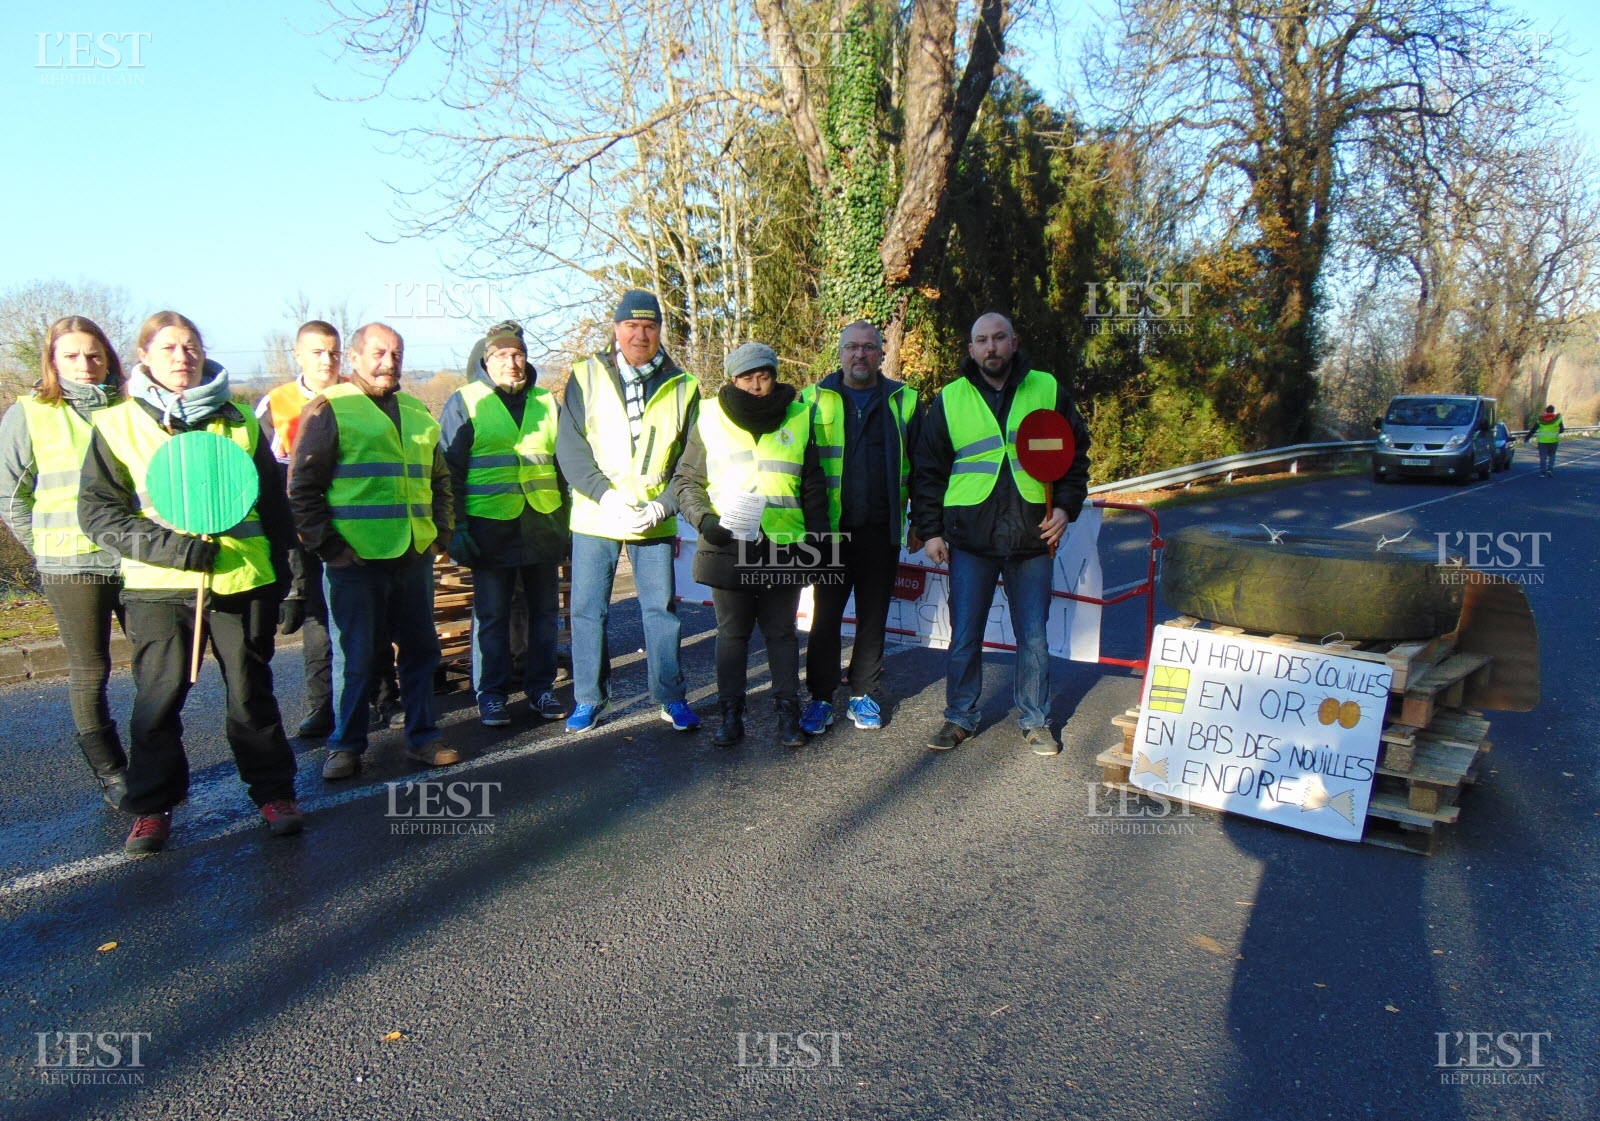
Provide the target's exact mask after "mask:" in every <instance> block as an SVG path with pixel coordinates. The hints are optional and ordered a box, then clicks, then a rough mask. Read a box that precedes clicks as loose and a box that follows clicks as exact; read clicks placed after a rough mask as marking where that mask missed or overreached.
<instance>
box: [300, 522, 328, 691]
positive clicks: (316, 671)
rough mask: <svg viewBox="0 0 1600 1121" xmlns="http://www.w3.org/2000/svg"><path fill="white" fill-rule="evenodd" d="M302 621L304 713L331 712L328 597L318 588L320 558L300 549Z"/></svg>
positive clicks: (320, 580) (320, 573)
mask: <svg viewBox="0 0 1600 1121" xmlns="http://www.w3.org/2000/svg"><path fill="white" fill-rule="evenodd" d="M301 553H302V559H301V561H300V563H301V564H302V565H303V566H304V571H305V600H306V621H305V623H304V624H303V625H302V626H301V628H300V639H301V642H302V643H303V646H302V647H301V654H302V657H303V658H304V660H305V667H306V715H307V716H312V715H315V714H316V713H319V712H323V711H326V712H328V713H330V714H331V713H332V712H333V642H332V640H331V639H330V638H329V637H328V597H327V596H325V595H324V594H323V592H322V558H321V557H319V556H317V555H316V554H315V553H313V552H311V550H309V549H303V550H301Z"/></svg>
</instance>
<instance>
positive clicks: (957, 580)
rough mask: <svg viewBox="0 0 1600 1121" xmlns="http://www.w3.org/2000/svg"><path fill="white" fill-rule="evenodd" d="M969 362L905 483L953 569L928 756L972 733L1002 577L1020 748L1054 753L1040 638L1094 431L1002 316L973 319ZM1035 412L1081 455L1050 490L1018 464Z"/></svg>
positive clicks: (931, 545)
mask: <svg viewBox="0 0 1600 1121" xmlns="http://www.w3.org/2000/svg"><path fill="white" fill-rule="evenodd" d="M967 353H968V355H969V357H968V358H966V359H964V360H963V361H962V363H961V372H960V376H958V377H957V378H956V379H955V380H954V381H952V382H951V383H950V384H949V385H947V386H945V387H944V389H943V390H941V391H940V393H939V397H938V399H937V400H936V401H935V402H934V404H933V407H932V408H930V409H929V410H928V418H927V421H926V422H925V423H924V424H923V428H922V446H921V448H920V449H919V451H918V454H917V457H916V460H915V465H914V467H913V473H912V488H911V521H912V524H913V525H914V526H915V527H916V531H917V533H918V534H920V535H921V537H922V538H923V539H924V541H926V542H927V544H926V546H925V549H926V552H927V556H928V559H929V560H930V561H932V562H933V563H934V564H936V565H944V564H948V565H949V566H950V590H949V611H950V648H949V651H948V655H947V667H948V669H947V672H946V676H945V710H944V726H943V727H942V728H940V729H939V731H938V733H937V734H935V735H934V736H933V738H932V739H930V740H929V741H928V747H929V748H930V749H931V750H934V751H948V750H950V749H951V748H953V747H955V746H956V745H957V744H959V743H961V741H962V740H964V739H966V738H967V737H968V736H970V735H972V734H973V733H974V732H976V731H977V730H978V697H979V696H980V694H981V693H982V691H983V632H984V630H985V629H986V628H987V627H988V624H989V608H990V606H991V604H993V602H994V589H995V582H996V580H997V579H999V578H1000V577H1001V576H1002V575H1003V576H1004V577H1005V583H1006V598H1007V600H1008V601H1009V603H1010V607H1011V624H1012V629H1013V631H1014V632H1015V642H1016V646H1017V669H1016V700H1017V708H1018V710H1019V715H1020V717H1021V723H1022V735H1023V740H1024V742H1025V743H1027V744H1028V746H1030V747H1031V748H1033V750H1034V753H1035V754H1038V755H1055V754H1057V753H1058V752H1060V750H1061V748H1060V746H1059V745H1058V744H1057V743H1056V741H1055V738H1054V737H1053V736H1052V735H1051V732H1050V727H1049V705H1050V654H1049V647H1048V644H1047V642H1046V637H1045V622H1046V619H1047V617H1048V615H1049V611H1050V589H1051V578H1052V570H1053V565H1052V563H1051V561H1052V558H1051V550H1052V549H1053V548H1054V546H1055V544H1056V543H1057V542H1058V541H1060V540H1061V537H1062V535H1063V534H1064V533H1066V531H1067V525H1068V523H1069V522H1071V521H1072V520H1073V519H1075V518H1076V517H1077V516H1078V511H1079V510H1080V509H1082V507H1083V502H1084V499H1085V498H1086V497H1087V495H1088V489H1089V428H1088V425H1086V424H1084V422H1083V418H1082V417H1081V416H1079V415H1078V410H1077V408H1076V407H1075V406H1074V405H1073V403H1072V398H1071V396H1070V395H1069V394H1068V393H1067V389H1066V386H1064V385H1062V384H1061V383H1060V381H1059V380H1058V379H1056V378H1055V377H1053V376H1052V375H1050V374H1048V373H1046V372H1044V371H1043V370H1035V369H1032V368H1031V363H1030V362H1029V361H1028V359H1027V356H1026V355H1024V354H1023V353H1022V351H1021V350H1019V349H1018V347H1017V339H1016V333H1015V331H1014V329H1013V328H1012V326H1011V321H1010V320H1009V319H1007V318H1006V317H1005V316H1003V315H999V314H997V313H994V312H990V313H989V314H987V315H982V316H980V317H979V318H978V321H977V322H976V323H974V324H973V325H972V337H971V342H970V344H969V345H968V347H967ZM1038 409H1053V410H1054V411H1056V412H1058V413H1060V414H1061V415H1062V416H1064V417H1066V418H1067V420H1068V422H1069V423H1070V424H1071V425H1072V432H1073V437H1074V439H1075V442H1076V445H1077V454H1076V456H1075V457H1074V459H1073V461H1072V465H1071V467H1070V468H1069V469H1068V471H1067V474H1066V475H1065V476H1063V477H1062V478H1061V479H1059V480H1058V481H1056V482H1055V483H1054V484H1045V483H1041V482H1039V481H1037V480H1036V479H1033V478H1031V477H1030V476H1029V475H1028V474H1027V473H1025V472H1024V471H1023V470H1022V468H1021V467H1020V466H1019V464H1018V462H1017V426H1018V425H1020V424H1021V423H1022V419H1023V418H1024V417H1025V416H1027V415H1028V414H1029V413H1031V412H1034V411H1035V410H1038Z"/></svg>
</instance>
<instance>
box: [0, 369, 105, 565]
mask: <svg viewBox="0 0 1600 1121" xmlns="http://www.w3.org/2000/svg"><path fill="white" fill-rule="evenodd" d="M35 388H37V387H35ZM61 396H62V400H63V401H64V402H65V403H66V405H67V407H69V408H71V409H72V410H73V411H74V412H76V413H77V414H78V415H79V416H81V417H82V418H83V419H84V420H89V419H91V418H92V417H93V415H94V414H95V412H97V411H98V410H100V409H103V408H106V407H107V406H108V405H115V404H117V403H118V402H119V401H121V400H122V396H121V394H120V393H118V391H117V389H116V387H115V386H109V387H108V386H104V385H83V384H81V383H79V382H75V381H67V380H64V379H63V381H62V382H61ZM38 474H39V470H38V464H37V463H36V462H35V461H34V458H33V438H32V436H31V435H30V434H29V432H28V414H27V413H26V412H25V411H24V410H23V407H22V402H21V401H18V402H17V403H16V404H14V405H12V406H11V408H9V409H7V410H6V415H5V419H4V420H0V518H3V519H5V523H6V525H7V526H9V527H10V529H11V532H12V534H13V535H15V537H16V539H17V541H18V542H19V543H20V544H21V545H22V547H23V548H24V549H26V550H28V554H29V555H30V556H32V557H33V558H34V561H35V563H36V564H38V568H39V571H40V572H49V573H52V574H54V575H59V576H65V575H71V574H73V573H79V572H93V573H99V574H101V575H109V576H114V575H116V573H117V569H118V560H117V556H116V554H115V553H108V552H106V551H104V550H96V551H95V552H92V553H82V554H79V555H78V556H74V557H52V558H50V559H49V560H47V561H43V562H40V561H39V559H38V554H37V553H35V552H34V548H33V489H34V483H35V480H36V479H37V478H38Z"/></svg>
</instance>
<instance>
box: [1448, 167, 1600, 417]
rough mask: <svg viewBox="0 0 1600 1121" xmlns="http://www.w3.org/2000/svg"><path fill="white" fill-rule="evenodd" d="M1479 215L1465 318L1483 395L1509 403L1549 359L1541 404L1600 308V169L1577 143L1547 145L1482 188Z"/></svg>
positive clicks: (1537, 394)
mask: <svg viewBox="0 0 1600 1121" xmlns="http://www.w3.org/2000/svg"><path fill="white" fill-rule="evenodd" d="M1477 213H1478V218H1477V221H1476V222H1475V223H1474V224H1473V227H1472V228H1471V230H1470V231H1469V234H1470V242H1469V245H1470V251H1471V254H1472V256H1473V258H1474V261H1473V264H1474V275H1473V278H1472V285H1471V289H1470V301H1469V303H1468V305H1467V308H1466V313H1465V314H1466V321H1467V333H1468V337H1469V340H1470V348H1471V353H1472V355H1473V357H1474V358H1475V360H1476V362H1477V364H1478V366H1479V368H1480V370H1481V376H1482V384H1483V392H1485V393H1488V394H1491V395H1493V396H1500V395H1503V394H1505V393H1506V391H1507V390H1509V389H1510V387H1511V383H1512V381H1513V380H1514V379H1515V378H1516V376H1517V373H1518V371H1519V369H1520V368H1521V366H1522V364H1523V361H1524V359H1526V358H1527V357H1528V356H1530V355H1534V354H1538V353H1539V352H1540V351H1545V352H1547V361H1546V362H1545V366H1544V370H1543V373H1542V375H1541V377H1540V378H1539V379H1538V380H1537V381H1536V382H1535V384H1534V387H1533V390H1532V392H1533V396H1534V398H1535V399H1536V400H1541V401H1542V400H1543V398H1544V397H1546V396H1547V395H1548V394H1549V391H1550V378H1551V376H1552V374H1553V373H1554V369H1555V358H1556V352H1557V351H1558V349H1559V345H1560V343H1561V341H1562V340H1563V338H1564V337H1565V335H1566V334H1567V332H1568V331H1569V330H1571V328H1572V326H1573V325H1574V323H1575V322H1577V321H1578V320H1579V319H1580V318H1581V317H1582V316H1584V315H1586V314H1588V313H1590V312H1593V311H1594V310H1596V307H1597V302H1600V169H1597V167H1596V166H1595V163H1594V161H1593V159H1592V158H1591V157H1589V156H1588V155H1587V154H1586V152H1585V151H1584V149H1583V148H1582V146H1581V145H1580V144H1579V143H1578V142H1577V141H1575V140H1571V139H1563V140H1553V141H1549V142H1546V143H1543V144H1540V145H1538V146H1536V147H1534V148H1532V149H1530V150H1528V151H1525V152H1522V153H1518V154H1517V158H1515V159H1512V160H1508V161H1507V162H1506V163H1505V164H1504V165H1503V166H1502V167H1501V168H1500V169H1499V173H1498V174H1497V175H1496V176H1495V177H1494V178H1493V179H1492V180H1490V181H1488V182H1487V183H1486V184H1485V188H1484V191H1483V199H1482V203H1481V206H1480V207H1479V208H1478V211H1477Z"/></svg>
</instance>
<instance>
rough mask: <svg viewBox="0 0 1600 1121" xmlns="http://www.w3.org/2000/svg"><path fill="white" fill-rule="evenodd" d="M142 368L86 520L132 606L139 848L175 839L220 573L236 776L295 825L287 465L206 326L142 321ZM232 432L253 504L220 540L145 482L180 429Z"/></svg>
mask: <svg viewBox="0 0 1600 1121" xmlns="http://www.w3.org/2000/svg"><path fill="white" fill-rule="evenodd" d="M138 352H139V364H138V365H137V366H135V367H134V368H133V374H132V376H131V377H130V378H129V380H128V395H127V398H126V399H125V400H124V401H123V402H122V403H121V404H119V405H116V406H114V407H112V408H109V409H102V410H101V411H100V412H98V413H96V414H95V418H94V435H93V437H92V438H91V440H90V442H89V449H88V452H87V453H86V454H85V456H84V461H83V477H82V481H81V483H80V485H79V490H78V520H79V522H80V523H81V524H82V526H83V528H84V531H85V532H86V533H87V534H88V535H89V536H90V537H91V538H92V539H93V540H94V541H95V542H96V543H97V544H98V545H100V547H101V548H104V549H106V550H108V551H110V552H114V553H116V554H118V555H119V556H120V557H121V558H122V582H123V590H122V602H123V606H124V608H126V610H127V621H128V637H129V638H130V639H131V640H132V642H133V684H134V690H135V695H134V700H133V716H132V718H131V719H130V720H129V722H128V748H129V751H128V773H127V775H126V781H127V786H128V790H127V793H126V794H125V795H124V796H123V799H122V808H123V809H124V810H126V811H128V812H129V813H132V814H135V815H137V816H136V820H135V821H134V824H133V830H132V832H130V833H129V834H128V840H127V843H126V844H125V845H124V846H123V851H125V852H126V853H127V854H128V855H129V856H149V855H151V854H153V853H157V852H160V851H161V850H162V849H163V848H164V847H166V843H167V838H168V837H169V836H170V835H171V830H172V811H173V808H174V807H175V806H177V805H178V804H179V803H180V802H182V801H183V800H184V799H185V798H186V797H187V796H188V793H189V759H188V756H187V755H186V754H185V752H184V746H183V719H182V716H181V713H182V710H183V704H184V701H185V700H186V699H187V698H188V696H189V688H190V681H189V661H190V650H191V646H192V643H193V640H194V628H195V595H196V593H197V592H198V591H199V590H200V588H201V586H202V583H203V582H204V580H205V575H206V574H207V573H209V574H210V582H209V587H210V591H209V593H208V594H207V595H206V597H205V614H204V617H203V620H202V625H203V626H204V627H205V630H206V633H207V635H208V636H209V639H210V646H211V652H212V654H213V655H214V656H215V657H216V659H217V663H218V665H219V666H220V667H221V669H222V680H223V683H224V685H225V686H226V687H227V698H228V710H227V711H228V715H227V723H226V725H225V727H226V733H227V737H228V746H229V747H230V748H232V749H233V758H234V762H235V763H236V764H237V765H238V768H239V777H240V778H242V779H243V780H244V781H245V783H246V784H247V786H248V788H249V792H250V798H251V800H252V801H253V802H255V804H256V806H257V807H258V808H259V810H260V813H261V817H262V820H264V821H265V822H266V823H267V825H268V827H269V828H270V829H271V830H272V832H273V833H276V834H290V833H298V832H299V831H300V828H301V825H302V823H303V815H302V814H301V812H300V807H299V806H298V805H297V804H296V803H295V801H294V775H295V761H294V751H293V750H292V749H291V748H290V747H289V740H288V738H287V737H285V735H284V734H283V721H282V718H281V716H280V715H279V712H278V701H277V698H276V697H275V696H274V695H273V691H272V643H273V632H274V630H275V629H276V628H277V624H278V610H279V606H278V605H279V603H280V601H281V600H282V598H283V594H284V592H285V590H286V589H287V585H288V583H289V566H288V559H287V558H288V552H289V549H290V548H291V547H292V546H293V544H294V530H293V526H292V524H291V522H290V520H289V511H288V507H287V504H286V502H285V501H284V494H283V487H282V486H281V485H280V481H281V474H280V472H279V469H278V464H277V462H276V461H275V460H274V459H273V458H272V451H271V449H270V448H269V447H268V446H267V443H266V441H265V440H262V439H261V426H260V425H259V424H257V423H256V419H255V417H253V416H251V415H250V414H249V413H248V412H245V411H243V410H241V409H240V408H239V407H238V406H236V405H235V404H234V403H233V401H232V393H231V389H230V387H229V383H228V372H227V371H226V370H224V369H223V368H222V367H221V366H220V365H218V364H217V363H215V362H212V361H210V360H208V359H207V358H206V352H205V343H204V342H203V341H202V340H201V338H200V330H199V328H198V327H196V326H195V325H194V324H193V323H192V322H190V321H189V320H188V319H187V318H185V317H184V316H182V315H179V314H178V313H177V312H175V311H163V312H158V313H157V314H155V315H152V316H151V317H150V318H149V319H146V320H145V321H144V324H143V325H142V326H141V327H140V328H139V336H138ZM199 431H204V432H212V433H215V434H217V435H219V436H223V437H226V438H227V439H229V440H232V441H233V442H234V443H235V444H237V445H238V446H239V447H240V448H242V449H243V450H244V451H245V452H246V453H248V454H249V456H250V459H251V461H252V462H253V463H254V465H255V470H256V480H257V491H256V501H255V504H254V505H253V506H252V507H251V508H250V511H249V513H247V514H246V515H245V517H244V520H243V521H241V522H240V523H239V524H238V525H237V526H235V527H233V528H232V529H229V530H227V531H226V532H224V533H221V534H218V535H216V536H215V537H214V538H211V537H200V536H195V535H193V534H188V533H181V532H179V531H178V530H175V529H171V528H169V527H168V526H166V525H165V524H163V523H162V522H161V521H160V520H159V514H158V513H157V511H156V510H155V509H154V508H153V506H152V505H151V500H150V497H149V491H148V489H147V487H146V478H147V476H148V474H149V471H150V467H151V464H152V462H153V461H154V460H155V456H156V453H157V452H159V451H160V450H161V448H162V447H163V446H164V445H165V444H166V443H167V442H168V441H169V440H171V439H172V438H173V436H174V435H177V434H178V433H182V432H199Z"/></svg>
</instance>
